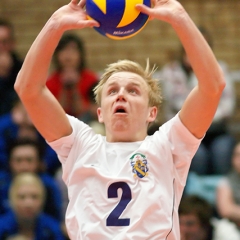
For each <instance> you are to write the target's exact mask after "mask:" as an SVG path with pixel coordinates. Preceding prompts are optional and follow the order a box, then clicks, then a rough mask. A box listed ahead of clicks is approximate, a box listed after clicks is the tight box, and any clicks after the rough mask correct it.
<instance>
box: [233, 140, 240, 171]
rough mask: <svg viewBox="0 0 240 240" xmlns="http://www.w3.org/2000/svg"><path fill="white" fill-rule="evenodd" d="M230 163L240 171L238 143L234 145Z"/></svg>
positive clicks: (239, 147) (239, 146) (239, 145)
mask: <svg viewBox="0 0 240 240" xmlns="http://www.w3.org/2000/svg"><path fill="white" fill-rule="evenodd" d="M232 165H233V167H234V169H235V170H236V171H237V172H238V173H240V143H239V144H237V145H236V147H235V148H234V152H233V156H232Z"/></svg>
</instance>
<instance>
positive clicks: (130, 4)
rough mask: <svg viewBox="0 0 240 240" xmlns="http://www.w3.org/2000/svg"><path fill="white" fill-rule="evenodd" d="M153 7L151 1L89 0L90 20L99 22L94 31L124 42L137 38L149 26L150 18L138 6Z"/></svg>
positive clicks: (87, 6)
mask: <svg viewBox="0 0 240 240" xmlns="http://www.w3.org/2000/svg"><path fill="white" fill-rule="evenodd" d="M139 3H140V4H145V5H146V6H148V7H150V6H151V0H87V1H86V12H87V16H88V18H89V19H94V20H96V21H97V22H99V24H100V26H99V27H94V29H95V30H96V31H97V32H99V33H100V34H102V35H104V36H106V37H108V38H111V39H114V40H122V39H127V38H130V37H133V36H135V35H136V34H137V33H139V32H140V31H141V30H142V29H143V28H144V27H145V26H146V24H147V22H148V19H149V16H148V15H146V14H144V13H141V12H139V11H138V10H137V9H136V8H135V6H136V4H139Z"/></svg>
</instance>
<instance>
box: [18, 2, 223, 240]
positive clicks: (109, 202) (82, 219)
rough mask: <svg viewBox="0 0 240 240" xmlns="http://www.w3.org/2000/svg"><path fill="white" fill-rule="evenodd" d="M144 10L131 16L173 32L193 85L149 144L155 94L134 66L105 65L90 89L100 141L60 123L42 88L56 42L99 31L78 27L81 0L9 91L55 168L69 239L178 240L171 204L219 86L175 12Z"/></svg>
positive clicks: (31, 55)
mask: <svg viewBox="0 0 240 240" xmlns="http://www.w3.org/2000/svg"><path fill="white" fill-rule="evenodd" d="M152 3H153V7H152V8H147V7H146V6H144V5H141V4H139V5H137V6H136V8H137V9H138V10H140V11H141V12H144V13H146V14H148V15H149V16H150V17H151V18H152V19H153V18H156V19H159V20H162V21H165V22H167V23H169V24H170V25H171V26H172V27H173V29H174V30H175V31H176V33H177V35H178V37H179V39H180V40H181V42H182V44H183V46H184V47H185V49H186V52H187V54H188V56H189V58H190V61H191V62H192V66H193V68H194V71H195V73H196V75H197V77H198V79H199V84H198V85H197V86H196V88H195V89H194V90H193V91H192V92H191V94H190V95H189V97H188V98H187V100H186V102H185V104H184V105H183V108H182V109H181V111H180V112H179V114H177V115H176V116H175V117H174V118H173V119H171V120H170V121H169V122H167V123H166V124H164V125H163V126H162V127H161V128H160V129H159V131H157V132H156V133H155V134H154V135H153V136H147V129H148V126H149V123H151V122H153V121H154V120H155V118H156V115H157V109H158V107H159V106H158V105H159V103H160V100H161V96H160V94H159V92H160V90H159V88H158V84H157V82H156V81H154V80H153V79H152V78H151V73H149V72H148V71H147V70H148V69H147V70H146V71H144V70H143V69H142V68H141V67H140V66H139V65H138V64H136V63H133V62H131V61H127V60H126V61H120V62H118V63H115V64H112V65H110V66H109V67H108V69H107V70H106V73H105V74H104V75H103V77H102V80H101V81H100V83H99V85H98V87H97V88H95V93H96V99H97V102H98V103H99V104H100V107H99V108H98V118H99V121H100V122H103V123H104V124H105V128H106V137H103V136H100V135H96V134H95V133H94V132H93V131H92V130H91V129H90V128H89V127H88V126H87V125H86V124H84V123H82V122H80V121H79V120H78V119H75V118H73V117H71V116H67V115H66V114H65V113H64V111H63V109H62V108H61V106H60V104H59V103H58V102H57V100H56V99H55V98H54V97H53V96H52V95H51V93H50V92H49V90H48V89H47V87H46V84H45V83H46V78H47V74H48V67H49V64H50V61H51V57H52V54H53V52H54V49H55V47H56V46H57V43H58V41H59V39H60V38H61V36H62V34H63V33H64V32H65V31H66V30H69V29H81V28H84V27H93V26H96V27H97V26H98V23H97V22H95V21H94V20H87V18H86V13H85V11H84V10H83V7H84V5H85V1H84V0H83V1H80V2H78V1H77V0H72V1H71V2H70V3H69V4H68V5H66V6H63V7H62V8H60V9H59V10H57V11H56V12H55V13H54V14H53V15H52V17H51V18H50V19H49V21H48V22H47V23H46V25H45V26H44V28H43V29H42V31H41V32H40V34H39V35H38V37H37V39H36V40H35V41H34V43H33V45H32V46H31V48H30V50H29V52H28V54H27V56H26V59H25V62H24V65H23V68H22V70H21V71H20V73H19V75H18V78H17V81H16V84H15V89H16V91H17V92H18V94H19V96H20V98H21V100H22V102H23V103H24V105H25V107H26V109H27V111H28V113H29V115H30V116H31V119H32V121H33V122H34V124H35V126H36V127H37V129H38V130H39V132H40V133H41V134H42V135H43V136H44V137H45V139H46V140H47V141H48V142H49V143H50V145H51V146H52V147H53V148H54V149H55V150H56V152H57V153H58V155H59V159H60V161H61V162H62V166H63V179H64V181H65V183H66V184H67V186H68V194H69V200H70V202H69V206H68V210H67V214H66V223H67V228H68V233H69V235H70V238H71V239H144V240H145V239H151V240H154V239H157V240H160V239H161V240H162V239H168V240H176V239H180V232H179V221H178V205H179V202H180V199H181V196H182V192H183V188H184V185H185V182H186V177H187V172H188V169H189V165H190V163H191V159H192V157H193V155H194V153H195V152H196V150H197V148H198V146H199V143H200V140H201V138H202V137H203V136H204V134H205V132H206V130H207V129H208V127H209V126H210V124H211V121H212V119H213V116H214V114H215V111H216V108H217V105H218V102H219V99H220V96H221V93H222V91H223V89H224V86H225V82H224V79H223V77H222V73H221V70H220V68H219V66H218V64H217V61H216V59H215V57H214V55H213V53H212V51H211V49H210V48H209V46H208V44H207V43H206V42H205V40H204V38H203V37H202V35H201V34H200V32H199V31H198V29H197V27H196V26H195V25H194V23H193V22H192V20H191V19H190V17H189V16H188V14H187V13H186V11H185V10H184V8H183V7H182V6H181V4H180V3H179V2H177V1H175V0H153V2H152ZM33 103H34V104H33Z"/></svg>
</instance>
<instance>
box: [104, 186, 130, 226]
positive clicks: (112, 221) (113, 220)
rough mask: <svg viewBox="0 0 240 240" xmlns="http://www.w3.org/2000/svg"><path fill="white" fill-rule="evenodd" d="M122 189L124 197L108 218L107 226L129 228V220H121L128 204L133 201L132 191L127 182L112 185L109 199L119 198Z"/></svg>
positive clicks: (109, 189) (109, 190)
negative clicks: (119, 191) (118, 191)
mask: <svg viewBox="0 0 240 240" xmlns="http://www.w3.org/2000/svg"><path fill="white" fill-rule="evenodd" d="M119 188H121V189H122V197H121V199H120V202H119V203H118V205H117V206H116V207H115V208H114V209H113V211H112V212H111V213H110V215H109V216H108V218H107V226H129V224H130V219H129V218H119V217H120V215H121V214H122V212H123V211H124V209H125V208H126V207H127V205H128V203H129V202H130V201H131V199H132V194H131V189H130V187H129V186H128V185H127V183H125V182H115V183H112V184H111V185H110V186H109V188H108V198H117V197H118V193H117V190H118V189H119Z"/></svg>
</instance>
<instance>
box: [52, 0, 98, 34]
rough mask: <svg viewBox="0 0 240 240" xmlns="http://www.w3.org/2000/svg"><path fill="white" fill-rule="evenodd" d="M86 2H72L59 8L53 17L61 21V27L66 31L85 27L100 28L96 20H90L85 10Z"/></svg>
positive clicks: (74, 0) (75, 0)
mask: <svg viewBox="0 0 240 240" xmlns="http://www.w3.org/2000/svg"><path fill="white" fill-rule="evenodd" d="M85 3H86V0H80V1H78V0H71V2H70V3H69V4H68V5H65V6H63V7H61V8H59V9H58V10H57V11H56V12H55V13H54V14H53V16H52V18H53V19H57V21H59V24H60V27H61V28H63V30H64V31H66V30H72V29H81V28H85V27H99V23H98V22H97V21H95V20H88V19H87V14H86V11H85V10H84V9H83V8H84V6H85Z"/></svg>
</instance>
